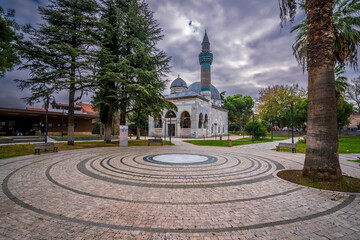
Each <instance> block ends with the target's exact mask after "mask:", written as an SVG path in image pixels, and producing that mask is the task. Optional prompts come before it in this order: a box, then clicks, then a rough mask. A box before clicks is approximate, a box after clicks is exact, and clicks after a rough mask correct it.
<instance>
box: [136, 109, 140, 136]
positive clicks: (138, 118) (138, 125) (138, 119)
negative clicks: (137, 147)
mask: <svg viewBox="0 0 360 240" xmlns="http://www.w3.org/2000/svg"><path fill="white" fill-rule="evenodd" d="M136 139H137V140H139V139H140V115H139V114H138V117H137V120H136Z"/></svg>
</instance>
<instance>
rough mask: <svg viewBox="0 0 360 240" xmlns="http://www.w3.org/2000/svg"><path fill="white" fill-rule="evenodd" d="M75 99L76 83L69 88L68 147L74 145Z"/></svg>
mask: <svg viewBox="0 0 360 240" xmlns="http://www.w3.org/2000/svg"><path fill="white" fill-rule="evenodd" d="M74 99H75V83H71V84H70V88H69V110H68V145H74V103H75V101H74Z"/></svg>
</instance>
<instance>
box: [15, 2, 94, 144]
mask: <svg viewBox="0 0 360 240" xmlns="http://www.w3.org/2000/svg"><path fill="white" fill-rule="evenodd" d="M97 8H98V5H97V3H96V1H94V0H50V5H48V6H46V7H39V11H40V14H41V16H42V19H43V20H44V23H42V24H41V25H40V27H39V28H33V27H31V26H26V27H25V28H24V32H25V33H26V34H28V35H29V37H30V39H29V40H24V41H23V42H22V43H21V45H20V53H21V56H22V57H23V58H24V59H26V60H27V62H26V63H25V64H23V66H22V67H21V69H29V70H30V77H29V78H28V79H25V80H19V79H17V80H16V81H17V82H18V83H19V85H18V86H19V88H20V89H25V88H29V89H30V91H31V93H32V95H31V96H30V97H28V98H26V100H27V102H28V103H32V102H34V101H41V100H42V99H44V98H46V97H47V96H48V95H49V94H52V93H58V92H59V91H62V90H67V91H68V92H69V110H68V144H69V145H73V144H74V104H75V102H76V101H78V100H80V99H81V97H82V95H83V93H84V92H86V91H87V90H88V89H89V88H90V87H91V86H92V82H91V80H92V77H91V76H92V75H91V72H92V69H91V68H92V62H93V61H94V60H93V59H92V54H91V53H92V51H91V50H92V48H93V46H94V44H95V42H96V39H95V38H94V26H95V25H96V22H97V19H96V12H97ZM77 91H78V92H79V93H80V94H79V96H78V97H75V94H76V92H77Z"/></svg>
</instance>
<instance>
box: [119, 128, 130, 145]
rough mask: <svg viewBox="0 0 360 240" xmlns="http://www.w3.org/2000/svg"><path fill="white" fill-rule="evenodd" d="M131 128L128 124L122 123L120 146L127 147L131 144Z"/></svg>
mask: <svg viewBox="0 0 360 240" xmlns="http://www.w3.org/2000/svg"><path fill="white" fill-rule="evenodd" d="M128 136H129V129H128V126H127V125H120V136H119V138H120V139H119V140H120V141H119V146H120V147H127V146H129V140H128Z"/></svg>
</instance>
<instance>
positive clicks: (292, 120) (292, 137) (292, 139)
mask: <svg viewBox="0 0 360 240" xmlns="http://www.w3.org/2000/svg"><path fill="white" fill-rule="evenodd" d="M285 109H286V110H289V108H288V107H285ZM291 143H292V144H294V102H291ZM292 152H294V149H292Z"/></svg>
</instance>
